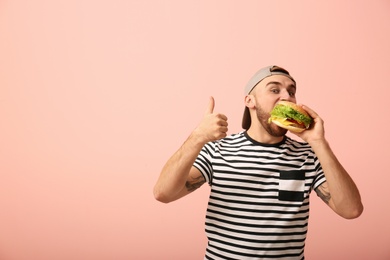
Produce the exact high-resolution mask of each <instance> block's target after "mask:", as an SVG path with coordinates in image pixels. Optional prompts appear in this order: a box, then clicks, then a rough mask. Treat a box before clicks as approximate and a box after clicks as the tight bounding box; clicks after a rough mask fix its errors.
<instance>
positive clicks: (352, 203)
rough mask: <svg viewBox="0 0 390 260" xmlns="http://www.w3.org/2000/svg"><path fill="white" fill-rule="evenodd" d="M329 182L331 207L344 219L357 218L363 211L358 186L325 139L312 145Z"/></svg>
mask: <svg viewBox="0 0 390 260" xmlns="http://www.w3.org/2000/svg"><path fill="white" fill-rule="evenodd" d="M311 146H312V148H313V150H314V152H315V154H316V155H317V157H318V159H319V161H320V163H321V166H322V169H323V171H324V173H325V177H326V180H327V186H328V191H329V193H330V194H329V195H330V200H329V206H331V207H332V208H333V210H334V211H335V212H336V213H337V214H339V215H340V216H342V217H344V218H356V217H358V216H359V215H360V214H361V213H362V211H363V205H362V202H361V197H360V193H359V190H358V188H357V186H356V185H355V183H354V181H353V180H352V178H351V176H350V175H349V174H348V172H347V171H346V170H345V169H344V167H343V166H342V165H341V163H340V162H339V161H338V159H337V157H336V156H335V154H334V153H333V151H332V150H331V148H330V146H329V143H328V142H327V141H326V140H325V139H323V140H321V141H317V142H315V143H312V144H311Z"/></svg>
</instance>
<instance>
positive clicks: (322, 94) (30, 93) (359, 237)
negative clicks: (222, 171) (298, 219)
mask: <svg viewBox="0 0 390 260" xmlns="http://www.w3.org/2000/svg"><path fill="white" fill-rule="evenodd" d="M389 46H390V2H389V1H388V0H381V1H380V0H373V1H363V0H359V1H352V0H348V1H309V0H305V1H290V0H283V1H254V0H247V1H235V0H224V1H222V0H216V1H180V0H177V1H173V0H157V1H147V0H133V1H119V0H113V1H102V0H100V1H92V0H77V1H76V0H72V1H50V0H36V1H27V0H26V1H22V0H13V1H11V0H2V1H0V259H1V260H53V259H56V260H69V259H72V260H92V259H93V260H111V259H112V260H113V259H115V260H125V259H126V260H127V259H164V260H165V259H167V260H170V259H186V260H192V259H194V260H195V259H202V257H203V254H204V248H205V244H206V238H205V234H204V216H205V209H206V203H207V196H208V192H209V188H208V187H207V185H204V187H202V188H201V189H200V190H199V191H197V192H196V193H193V194H191V195H190V196H188V197H186V198H184V199H182V200H180V201H177V202H174V203H172V204H168V205H165V204H161V203H158V202H156V201H155V200H154V198H153V194H152V189H153V185H154V183H155V181H156V179H157V177H158V175H159V172H160V170H161V168H162V166H163V164H164V163H165V161H166V160H167V159H168V157H169V156H170V155H171V154H172V153H173V152H174V151H175V150H176V149H177V148H178V147H179V146H180V145H181V144H182V142H183V141H184V140H185V139H186V137H187V136H188V134H189V133H190V132H191V130H192V129H193V128H194V127H195V126H196V125H197V123H198V122H199V121H200V119H201V118H202V115H203V112H204V110H205V108H206V106H207V103H208V98H209V96H210V95H213V96H214V98H215V100H216V108H215V111H216V112H221V113H224V114H226V115H227V116H228V118H229V124H230V130H229V132H230V133H235V132H237V131H241V128H240V125H241V116H242V112H243V108H244V105H243V86H244V85H245V84H246V82H247V80H248V79H249V78H250V77H251V76H252V74H253V73H254V72H255V71H257V70H258V69H259V68H260V67H263V66H267V65H270V64H278V65H280V66H284V67H286V68H287V69H288V70H290V72H291V73H292V75H293V76H294V77H295V79H296V80H297V82H298V102H300V103H304V104H306V105H308V106H309V107H311V108H313V109H314V110H316V111H317V112H318V113H319V114H320V115H321V117H322V118H323V119H324V120H325V123H326V124H325V126H326V134H327V138H328V140H329V142H330V143H331V145H332V147H333V149H334V151H335V153H336V154H337V155H338V157H339V159H340V160H341V161H342V163H343V165H344V166H345V168H346V169H347V170H348V171H349V172H350V174H351V175H352V177H353V178H354V180H355V181H356V183H357V185H358V186H359V188H360V191H361V194H362V197H363V202H364V205H365V211H364V213H363V215H362V216H361V217H360V218H358V219H356V220H344V219H342V218H340V217H338V216H336V215H335V214H334V213H333V212H331V210H329V209H328V208H327V206H326V205H324V204H323V203H322V202H321V201H320V200H319V199H318V198H317V197H316V196H315V195H314V196H312V201H311V202H312V208H311V217H310V225H309V233H308V238H307V247H306V257H307V259H318V260H322V259H324V260H327V259H336V260H338V259H370V260H371V259H378V260H386V259H390V225H389V219H390V203H389V197H390V195H389V184H388V183H389V182H390V177H389V176H390V171H389V167H388V163H389V161H388V160H389V151H388V150H389V145H390V142H389V137H388V132H389V126H390V124H389V123H390V119H389V116H388V115H387V114H386V113H388V112H389V111H390V109H389V106H388V104H389V101H388V100H389V95H390V83H389V75H390V64H389V62H390V51H389ZM361 104H363V106H360V105H361Z"/></svg>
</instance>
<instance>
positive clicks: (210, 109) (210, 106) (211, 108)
mask: <svg viewBox="0 0 390 260" xmlns="http://www.w3.org/2000/svg"><path fill="white" fill-rule="evenodd" d="M214 105H215V101H214V98H213V97H210V101H209V104H208V106H207V109H206V111H205V114H206V115H207V114H212V113H213V111H214Z"/></svg>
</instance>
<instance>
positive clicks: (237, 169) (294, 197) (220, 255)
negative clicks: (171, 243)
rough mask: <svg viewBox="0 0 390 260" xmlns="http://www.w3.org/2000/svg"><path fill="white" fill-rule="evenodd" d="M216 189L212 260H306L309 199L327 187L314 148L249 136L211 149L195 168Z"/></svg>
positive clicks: (211, 207) (210, 212)
mask: <svg viewBox="0 0 390 260" xmlns="http://www.w3.org/2000/svg"><path fill="white" fill-rule="evenodd" d="M194 166H195V167H197V168H198V169H199V170H200V171H201V172H202V174H203V176H204V177H205V179H206V181H207V182H208V183H209V184H210V186H211V193H210V198H209V204H208V208H207V215H206V233H207V237H208V242H209V243H208V247H207V250H206V256H205V257H206V259H303V258H304V246H305V239H306V233H307V225H308V218H309V194H310V192H311V190H313V189H315V188H316V187H317V186H319V185H320V184H321V183H323V182H324V181H325V176H324V175H323V172H322V168H321V165H320V163H319V161H318V159H317V157H316V156H315V154H314V152H313V151H312V150H311V148H310V146H309V145H308V144H306V143H303V142H298V141H296V140H293V139H291V138H289V137H286V138H285V139H284V140H283V142H281V143H279V144H275V145H267V144H261V143H258V142H256V141H254V140H252V139H251V138H250V137H249V136H248V135H247V134H246V132H241V133H239V134H235V135H231V136H229V137H227V138H224V139H222V140H219V141H217V142H212V143H208V144H206V145H205V147H204V148H203V149H202V151H201V153H200V154H199V156H198V158H197V160H196V161H195V163H194Z"/></svg>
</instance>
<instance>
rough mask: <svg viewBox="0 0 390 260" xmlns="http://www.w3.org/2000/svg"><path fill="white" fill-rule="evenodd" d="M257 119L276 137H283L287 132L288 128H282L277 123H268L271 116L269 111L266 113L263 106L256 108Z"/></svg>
mask: <svg viewBox="0 0 390 260" xmlns="http://www.w3.org/2000/svg"><path fill="white" fill-rule="evenodd" d="M256 115H257V119H258V120H259V122H260V124H261V125H262V126H263V128H264V129H265V130H266V131H267V133H268V134H270V135H271V136H274V137H281V136H284V135H285V134H286V133H287V129H284V128H281V127H279V126H277V125H275V124H272V123H268V119H269V117H270V114H269V113H266V112H265V111H264V110H263V109H262V108H261V107H257V108H256Z"/></svg>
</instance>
